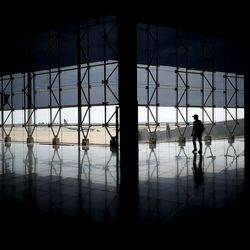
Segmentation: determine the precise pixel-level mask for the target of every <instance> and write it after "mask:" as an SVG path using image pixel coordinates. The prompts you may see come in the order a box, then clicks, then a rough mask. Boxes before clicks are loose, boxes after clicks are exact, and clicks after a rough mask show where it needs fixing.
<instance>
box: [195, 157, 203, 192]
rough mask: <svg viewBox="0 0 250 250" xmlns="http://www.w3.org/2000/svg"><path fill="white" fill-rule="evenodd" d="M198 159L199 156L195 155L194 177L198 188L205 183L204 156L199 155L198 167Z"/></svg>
mask: <svg viewBox="0 0 250 250" xmlns="http://www.w3.org/2000/svg"><path fill="white" fill-rule="evenodd" d="M196 158H197V154H196V153H195V154H194V159H193V175H194V182H195V187H196V188H198V187H199V185H200V184H201V183H202V182H203V169H202V154H199V164H198V167H197V163H196Z"/></svg>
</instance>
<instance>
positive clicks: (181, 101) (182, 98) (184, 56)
mask: <svg viewBox="0 0 250 250" xmlns="http://www.w3.org/2000/svg"><path fill="white" fill-rule="evenodd" d="M181 65H185V67H184V70H181V69H180V68H181ZM175 73H176V88H175V91H176V106H175V107H176V126H177V128H178V131H179V144H180V146H182V145H185V142H186V139H185V132H186V130H187V127H188V126H189V122H188V107H189V103H188V89H189V82H188V33H187V31H185V32H184V38H182V37H181V36H180V31H179V30H176V70H175ZM183 106H184V107H185V108H184V111H183V110H181V107H183ZM183 125H184V127H183Z"/></svg>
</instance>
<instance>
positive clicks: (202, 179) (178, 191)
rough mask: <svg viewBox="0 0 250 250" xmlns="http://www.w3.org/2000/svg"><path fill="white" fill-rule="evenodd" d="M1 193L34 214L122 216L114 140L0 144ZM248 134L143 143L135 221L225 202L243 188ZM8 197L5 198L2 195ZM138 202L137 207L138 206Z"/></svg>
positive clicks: (105, 219)
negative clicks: (198, 144)
mask: <svg viewBox="0 0 250 250" xmlns="http://www.w3.org/2000/svg"><path fill="white" fill-rule="evenodd" d="M1 147H2V149H1V156H0V157H1V161H0V162H1V167H0V170H1V173H0V180H1V182H0V186H1V189H0V197H1V199H3V197H5V198H6V197H8V198H9V199H12V200H14V203H15V206H17V207H19V208H20V209H21V210H22V211H25V214H26V211H29V212H31V213H32V214H34V213H38V214H50V215H56V216H64V217H65V216H67V217H70V218H71V217H72V218H77V220H79V219H80V220H81V219H83V218H84V221H85V222H84V223H90V224H92V223H94V224H95V223H97V224H98V223H105V224H113V223H117V221H118V219H119V188H120V187H119V158H118V156H119V155H118V154H117V152H116V151H111V150H110V148H109V147H101V146H91V147H89V148H86V149H82V148H79V147H77V146H63V145H61V146H60V147H54V148H53V147H52V146H51V145H41V144H33V145H27V144H21V143H12V144H4V143H2V144H1ZM243 182H244V141H243V140H238V141H236V142H235V143H234V144H228V143H227V141H224V140H220V141H214V142H213V144H212V145H206V147H205V148H204V153H203V154H202V155H197V154H193V153H192V144H191V143H189V142H188V143H186V145H185V146H178V144H176V143H161V144H158V145H157V147H156V148H150V147H148V145H146V144H141V145H140V146H139V204H138V211H137V216H138V218H137V223H138V225H154V226H156V225H157V226H159V225H165V224H167V223H168V221H171V219H172V218H173V217H175V216H176V215H177V214H188V213H189V212H188V211H191V210H192V209H193V208H194V207H200V208H213V209H215V208H216V209H217V208H220V209H221V208H227V207H228V206H229V205H230V204H233V203H234V202H235V201H237V199H238V198H239V197H240V195H241V194H242V192H243ZM5 198H4V199H5ZM136 209H137V208H136Z"/></svg>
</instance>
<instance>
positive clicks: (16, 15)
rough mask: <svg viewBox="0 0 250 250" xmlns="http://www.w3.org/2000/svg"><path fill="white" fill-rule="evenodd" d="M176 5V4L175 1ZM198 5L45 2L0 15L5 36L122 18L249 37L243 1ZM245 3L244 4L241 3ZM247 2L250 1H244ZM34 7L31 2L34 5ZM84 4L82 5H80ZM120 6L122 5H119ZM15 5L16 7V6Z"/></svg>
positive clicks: (16, 7)
mask: <svg viewBox="0 0 250 250" xmlns="http://www.w3.org/2000/svg"><path fill="white" fill-rule="evenodd" d="M172 2H174V1H172ZM223 2H225V3H221V4H220V5H219V4H218V3H219V1H217V2H215V3H214V2H213V1H199V2H198V3H192V2H191V1H185V3H181V2H179V1H175V3H171V4H169V2H164V1H160V2H155V1H154V2H152V3H151V4H148V3H147V2H145V3H141V4H139V3H138V4H137V7H135V6H132V5H129V4H127V5H124V6H122V4H121V3H119V2H117V5H119V10H120V11H117V9H118V8H114V7H115V6H114V5H115V4H114V3H113V4H109V5H108V3H106V2H103V3H102V4H100V3H98V2H93V3H90V2H83V1H82V2H80V1H79V2H78V4H75V5H74V3H73V2H72V4H70V5H69V4H68V5H65V4H64V2H61V4H60V5H54V6H51V5H48V4H46V3H45V2H44V3H43V2H39V3H38V2H37V3H36V5H35V6H33V5H32V4H30V5H29V6H28V5H26V6H25V5H23V4H22V3H20V5H19V6H15V10H13V7H12V6H11V5H12V3H10V4H9V5H10V6H9V8H8V6H6V8H4V10H6V11H2V13H1V15H0V29H1V30H2V31H4V32H5V33H13V32H16V31H25V30H37V29H48V28H51V27H53V26H56V25H58V24H61V23H67V22H72V21H75V20H77V19H79V18H80V19H84V18H88V17H93V16H99V15H103V14H111V15H117V13H118V14H121V13H122V14H121V15H123V16H124V17H125V19H126V18H133V17H135V18H136V19H137V20H139V21H143V22H149V23H154V24H160V25H167V26H172V27H177V28H178V27H179V28H185V29H189V30H194V31H198V32H204V33H212V34H216V35H221V36H235V37H237V39H246V38H247V37H248V34H247V33H248V16H249V11H248V7H247V6H246V5H247V4H246V3H244V4H243V3H241V1H235V2H234V3H233V4H232V3H231V2H232V1H228V2H226V1H223ZM242 2H243V1H242ZM245 2H247V1H245ZM31 3H32V2H31ZM79 3H81V4H79ZM118 3H119V4H118ZM14 5H16V4H14Z"/></svg>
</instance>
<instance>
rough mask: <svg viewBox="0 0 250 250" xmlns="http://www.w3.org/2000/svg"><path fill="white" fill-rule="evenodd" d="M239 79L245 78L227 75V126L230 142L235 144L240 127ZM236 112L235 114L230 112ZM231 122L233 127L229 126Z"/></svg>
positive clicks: (225, 107)
mask: <svg viewBox="0 0 250 250" xmlns="http://www.w3.org/2000/svg"><path fill="white" fill-rule="evenodd" d="M239 78H241V79H243V77H240V76H238V75H237V74H230V73H225V75H224V79H225V90H224V94H225V106H224V109H225V125H226V128H227V131H228V142H229V143H233V142H234V136H235V130H236V128H237V126H238V125H239V122H238V108H239V105H238V93H239V88H238V80H239ZM232 107H233V108H232ZM230 109H233V110H234V114H233V112H232V111H231V110H230ZM229 120H233V126H231V127H230V126H229V122H228V121H229Z"/></svg>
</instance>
